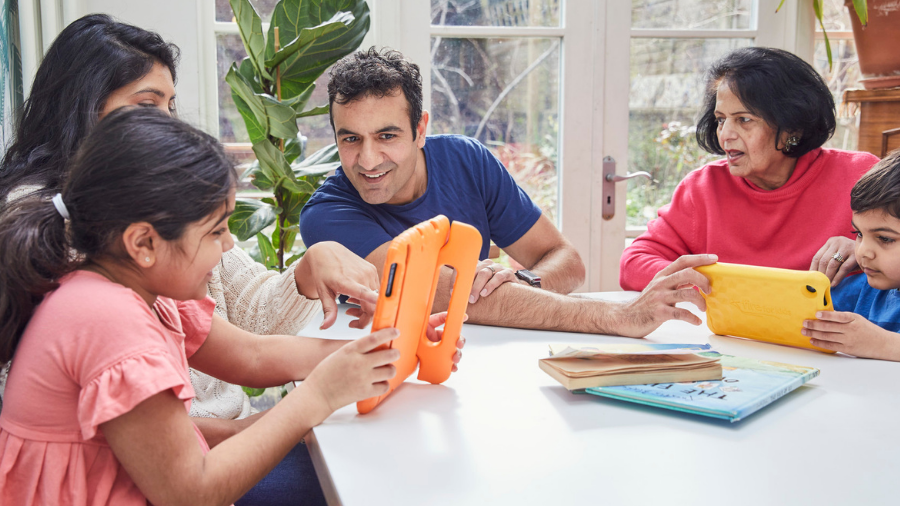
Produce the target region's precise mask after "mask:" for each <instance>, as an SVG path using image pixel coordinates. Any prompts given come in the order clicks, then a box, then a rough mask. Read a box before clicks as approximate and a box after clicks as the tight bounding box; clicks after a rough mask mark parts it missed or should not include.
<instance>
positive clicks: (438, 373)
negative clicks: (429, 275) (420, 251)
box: [416, 221, 482, 384]
mask: <svg viewBox="0 0 900 506" xmlns="http://www.w3.org/2000/svg"><path fill="white" fill-rule="evenodd" d="M481 242H482V238H481V234H480V233H479V232H478V230H477V229H476V228H475V227H473V226H471V225H467V224H465V223H461V222H458V221H455V222H453V224H452V225H450V238H449V239H448V241H447V244H446V245H444V247H443V248H441V252H440V254H439V255H438V262H437V266H436V267H435V277H437V275H438V274H439V272H440V269H441V267H442V266H444V265H447V266H449V267H453V268H454V269H456V280H455V281H454V282H453V293H452V295H451V296H450V305H449V306H448V308H447V321H446V323H444V332H443V336H442V338H441V340H440V341H439V342H432V341H431V340H429V339H428V336H426V335H424V334H423V335H422V336H421V337H420V339H419V346H418V348H417V349H416V356H418V357H419V375H418V376H417V377H418V378H419V379H420V380H422V381H427V382H429V383H435V384H436V383H443V382H444V381H446V380H447V378H449V377H450V373H451V370H452V368H453V355H454V354H455V353H456V342H457V341H458V340H459V334H460V331H461V330H462V324H463V319H464V318H465V314H466V307H467V306H468V303H469V292H470V291H471V289H472V282H473V281H474V279H475V268H476V267H477V266H478V253H479V252H480V251H481Z"/></svg>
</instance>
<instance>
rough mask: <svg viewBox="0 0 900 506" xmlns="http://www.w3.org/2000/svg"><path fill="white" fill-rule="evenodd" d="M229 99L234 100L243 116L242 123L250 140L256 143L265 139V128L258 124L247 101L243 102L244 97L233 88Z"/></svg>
mask: <svg viewBox="0 0 900 506" xmlns="http://www.w3.org/2000/svg"><path fill="white" fill-rule="evenodd" d="M231 99H232V100H234V105H235V106H236V107H237V110H238V112H239V113H240V114H241V117H242V118H244V125H245V126H246V127H247V135H249V136H250V142H253V143H256V142H262V141H265V140H266V129H265V128H264V127H263V126H262V125H260V124H259V121H257V119H256V115H255V114H253V111H252V110H251V109H250V105H249V104H247V102H244V99H242V98H241V97H240V95H238V94H237V93H236V92H235V91H234V90H231Z"/></svg>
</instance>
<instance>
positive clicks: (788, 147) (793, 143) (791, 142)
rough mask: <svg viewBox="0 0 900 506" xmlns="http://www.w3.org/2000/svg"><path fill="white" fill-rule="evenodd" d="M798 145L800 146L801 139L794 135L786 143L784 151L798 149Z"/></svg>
mask: <svg viewBox="0 0 900 506" xmlns="http://www.w3.org/2000/svg"><path fill="white" fill-rule="evenodd" d="M797 144H800V139H798V138H797V136H796V135H792V136H790V137H789V138H788V140H786V141H785V142H784V150H785V151H791V150H793V149H794V148H796V147H797Z"/></svg>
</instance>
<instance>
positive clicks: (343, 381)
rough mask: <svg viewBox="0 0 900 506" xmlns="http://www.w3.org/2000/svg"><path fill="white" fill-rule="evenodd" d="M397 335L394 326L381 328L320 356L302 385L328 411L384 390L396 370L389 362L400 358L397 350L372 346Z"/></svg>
mask: <svg viewBox="0 0 900 506" xmlns="http://www.w3.org/2000/svg"><path fill="white" fill-rule="evenodd" d="M399 336H400V331H398V330H397V329H394V328H390V329H381V330H379V331H376V332H373V333H371V334H369V335H367V336H366V337H362V338H359V339H357V340H356V341H351V342H350V343H347V344H346V345H344V346H342V347H341V348H339V349H338V350H337V351H335V352H334V353H332V354H331V355H329V356H328V357H326V358H325V359H324V360H322V362H320V363H319V365H317V366H316V368H315V369H313V371H312V372H311V373H310V374H309V376H308V377H307V378H306V380H305V381H304V382H303V383H302V385H304V386H306V387H308V388H309V389H310V391H311V392H312V395H314V396H317V397H318V398H319V400H320V401H321V405H322V406H323V407H324V408H325V410H326V411H327V414H331V413H333V412H334V411H336V410H337V409H339V408H342V407H344V406H346V405H348V404H351V403H354V402H357V401H361V400H364V399H368V398H370V397H375V396H378V395H382V394H384V393H385V392H387V390H388V380H389V379H391V378H393V377H394V376H395V375H396V374H397V368H396V367H394V366H393V364H392V362H395V361H397V360H398V359H399V358H400V351H399V350H396V349H385V350H375V348H377V347H378V346H380V345H382V344H387V343H388V342H389V341H391V340H392V339H396V338H397V337H399ZM326 416H327V415H326Z"/></svg>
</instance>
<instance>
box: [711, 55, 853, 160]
mask: <svg viewBox="0 0 900 506" xmlns="http://www.w3.org/2000/svg"><path fill="white" fill-rule="evenodd" d="M722 83H725V84H727V85H728V87H729V88H730V89H731V91H732V93H734V94H735V95H736V96H737V97H738V99H740V101H741V103H742V104H743V105H744V107H746V108H747V109H748V110H749V112H751V113H753V114H755V115H757V116H759V117H761V118H762V119H763V120H765V122H766V123H768V124H769V126H771V127H772V128H773V129H775V149H779V147H778V142H779V139H780V138H781V134H782V132H791V133H793V132H801V135H800V139H799V142H798V143H797V145H796V146H794V147H793V148H790V149H787V148H783V149H780V151H781V152H782V153H784V154H785V155H786V156H790V157H793V158H799V157H801V156H803V155H805V154H806V153H809V152H810V151H812V150H814V149H816V148H818V147H821V146H822V144H824V143H825V141H827V140H828V139H829V138H830V137H831V136H832V135H833V134H834V127H835V118H834V99H833V98H832V96H831V91H829V90H828V86H827V85H826V84H825V81H823V80H822V77H821V76H820V75H819V73H818V72H816V69H814V68H812V66H811V65H810V64H808V63H806V62H805V61H803V60H801V59H800V58H799V57H797V56H796V55H793V54H791V53H789V52H787V51H783V50H781V49H773V48H769V47H745V48H741V49H736V50H734V51H732V52H731V53H728V54H727V55H725V56H724V57H723V58H722V59H720V60H719V61H717V62H715V63H713V64H712V66H711V67H710V69H709V71H708V72H707V77H706V90H705V95H704V98H703V107H702V109H701V110H700V113H699V116H698V119H697V134H696V135H697V143H698V144H700V147H702V148H703V149H705V150H706V151H708V152H710V153H713V154H717V155H724V154H725V151H724V150H723V149H722V146H720V145H719V137H718V135H717V132H716V128H717V126H718V122H717V121H716V114H715V110H716V90H718V88H719V85H721V84H722Z"/></svg>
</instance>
